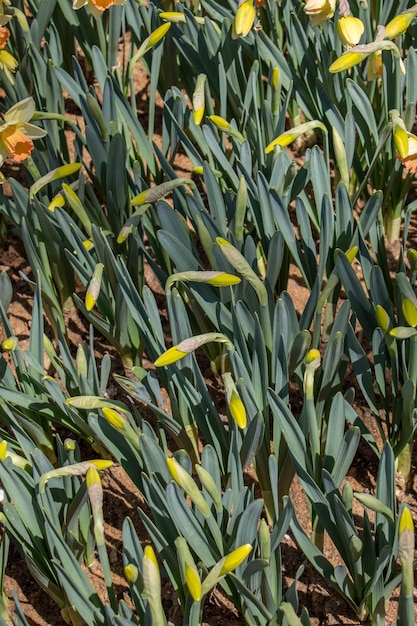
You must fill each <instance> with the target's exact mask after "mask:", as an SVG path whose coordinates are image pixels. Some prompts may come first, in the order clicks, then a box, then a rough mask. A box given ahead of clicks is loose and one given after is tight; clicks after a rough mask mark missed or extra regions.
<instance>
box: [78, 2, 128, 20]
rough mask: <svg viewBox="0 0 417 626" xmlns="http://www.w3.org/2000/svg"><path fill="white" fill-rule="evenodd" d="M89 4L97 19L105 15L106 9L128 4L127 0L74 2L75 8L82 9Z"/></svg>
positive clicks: (92, 13)
mask: <svg viewBox="0 0 417 626" xmlns="http://www.w3.org/2000/svg"><path fill="white" fill-rule="evenodd" d="M86 4H87V5H88V8H89V9H90V13H91V15H92V16H93V17H95V18H96V19H97V18H99V17H100V16H101V15H103V13H104V11H106V9H109V8H110V7H112V6H114V5H121V4H126V0H74V2H73V3H72V8H73V9H81V7H83V6H85V5H86Z"/></svg>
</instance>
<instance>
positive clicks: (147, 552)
mask: <svg viewBox="0 0 417 626" xmlns="http://www.w3.org/2000/svg"><path fill="white" fill-rule="evenodd" d="M143 556H144V559H149V560H150V561H151V563H152V565H153V566H154V567H155V568H156V569H157V571H158V574H159V565H158V559H157V558H156V554H155V551H154V549H153V548H152V546H146V547H145V549H144V551H143Z"/></svg>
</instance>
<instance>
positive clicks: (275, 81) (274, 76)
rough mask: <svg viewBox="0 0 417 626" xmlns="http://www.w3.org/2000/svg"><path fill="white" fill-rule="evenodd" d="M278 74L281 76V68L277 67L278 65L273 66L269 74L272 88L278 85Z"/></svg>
mask: <svg viewBox="0 0 417 626" xmlns="http://www.w3.org/2000/svg"><path fill="white" fill-rule="evenodd" d="M280 76H281V70H280V69H279V67H274V69H273V70H272V75H271V83H272V87H273V88H274V89H276V88H277V87H278V85H279V79H280Z"/></svg>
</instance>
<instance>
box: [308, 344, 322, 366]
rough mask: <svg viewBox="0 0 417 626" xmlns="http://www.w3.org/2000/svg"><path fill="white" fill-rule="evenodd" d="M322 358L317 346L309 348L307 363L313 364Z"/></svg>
mask: <svg viewBox="0 0 417 626" xmlns="http://www.w3.org/2000/svg"><path fill="white" fill-rule="evenodd" d="M318 359H320V352H319V351H318V350H316V349H315V348H312V349H311V350H309V351H308V352H307V354H306V363H307V365H311V364H312V363H315V361H316V360H318Z"/></svg>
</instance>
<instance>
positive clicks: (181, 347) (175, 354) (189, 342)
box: [154, 333, 230, 367]
mask: <svg viewBox="0 0 417 626" xmlns="http://www.w3.org/2000/svg"><path fill="white" fill-rule="evenodd" d="M211 341H215V342H217V343H230V342H229V340H228V339H227V337H226V336H225V335H222V334H221V333H203V334H201V335H196V336H195V337H189V338H188V339H184V340H183V341H181V342H180V343H179V344H177V345H176V346H172V348H169V349H168V350H166V352H164V353H163V354H161V356H159V357H158V358H157V359H156V361H155V362H154V365H155V367H163V366H165V365H171V363H175V362H176V361H179V360H180V359H183V358H184V357H186V356H187V354H190V353H191V352H193V351H194V350H197V348H200V347H201V346H204V345H205V344H206V343H210V342H211Z"/></svg>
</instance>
